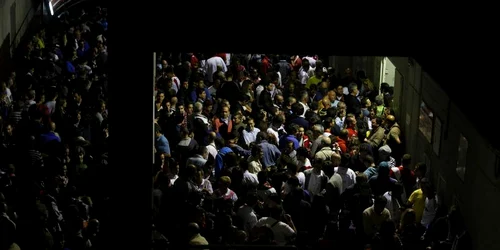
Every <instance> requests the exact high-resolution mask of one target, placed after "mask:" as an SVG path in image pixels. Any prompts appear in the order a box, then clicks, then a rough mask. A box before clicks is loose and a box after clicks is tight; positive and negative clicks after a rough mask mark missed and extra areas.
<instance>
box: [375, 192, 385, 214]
mask: <svg viewBox="0 0 500 250" xmlns="http://www.w3.org/2000/svg"><path fill="white" fill-rule="evenodd" d="M386 205H387V199H386V198H385V197H384V196H382V195H379V196H375V201H374V203H373V210H375V213H376V214H382V212H383V211H384V209H385V206H386Z"/></svg>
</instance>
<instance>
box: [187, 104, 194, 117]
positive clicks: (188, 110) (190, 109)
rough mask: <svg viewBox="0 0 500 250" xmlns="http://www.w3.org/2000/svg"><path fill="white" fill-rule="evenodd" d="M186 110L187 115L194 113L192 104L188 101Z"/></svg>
mask: <svg viewBox="0 0 500 250" xmlns="http://www.w3.org/2000/svg"><path fill="white" fill-rule="evenodd" d="M186 112H187V114H188V115H191V114H193V113H194V104H192V103H189V104H188V105H187V111H186Z"/></svg>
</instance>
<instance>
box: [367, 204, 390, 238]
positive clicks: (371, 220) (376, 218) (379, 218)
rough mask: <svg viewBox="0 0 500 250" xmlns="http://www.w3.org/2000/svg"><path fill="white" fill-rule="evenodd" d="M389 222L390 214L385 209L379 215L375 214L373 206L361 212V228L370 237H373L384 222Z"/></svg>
mask: <svg viewBox="0 0 500 250" xmlns="http://www.w3.org/2000/svg"><path fill="white" fill-rule="evenodd" d="M390 220H391V212H389V210H388V209H387V208H384V210H383V211H382V213H381V214H377V213H375V209H374V206H371V207H369V208H367V209H365V211H363V227H364V230H365V233H366V234H367V235H368V236H370V237H372V236H373V235H375V233H377V232H378V230H380V226H382V224H383V223H384V222H385V221H390Z"/></svg>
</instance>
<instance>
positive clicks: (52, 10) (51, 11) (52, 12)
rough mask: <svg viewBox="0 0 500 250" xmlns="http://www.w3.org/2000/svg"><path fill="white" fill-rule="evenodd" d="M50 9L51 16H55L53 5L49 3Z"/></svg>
mask: <svg viewBox="0 0 500 250" xmlns="http://www.w3.org/2000/svg"><path fill="white" fill-rule="evenodd" d="M49 9H50V15H51V16H53V15H54V9H53V8H52V3H51V2H50V1H49Z"/></svg>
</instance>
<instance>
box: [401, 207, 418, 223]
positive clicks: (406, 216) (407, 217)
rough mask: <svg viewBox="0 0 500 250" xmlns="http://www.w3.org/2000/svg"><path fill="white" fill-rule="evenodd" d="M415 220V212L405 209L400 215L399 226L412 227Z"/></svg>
mask: <svg viewBox="0 0 500 250" xmlns="http://www.w3.org/2000/svg"><path fill="white" fill-rule="evenodd" d="M416 220H417V214H416V213H415V210H413V209H411V208H409V209H406V211H405V212H404V213H403V214H402V218H401V225H402V226H403V227H404V226H407V225H412V224H415V222H416Z"/></svg>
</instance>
